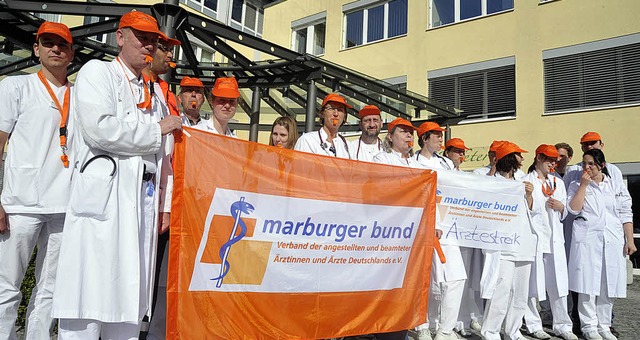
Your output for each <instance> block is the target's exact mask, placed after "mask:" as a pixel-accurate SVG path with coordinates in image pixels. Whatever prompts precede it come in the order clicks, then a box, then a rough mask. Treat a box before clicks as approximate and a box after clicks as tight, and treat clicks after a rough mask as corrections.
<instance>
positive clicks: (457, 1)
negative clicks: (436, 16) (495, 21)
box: [427, 0, 515, 29]
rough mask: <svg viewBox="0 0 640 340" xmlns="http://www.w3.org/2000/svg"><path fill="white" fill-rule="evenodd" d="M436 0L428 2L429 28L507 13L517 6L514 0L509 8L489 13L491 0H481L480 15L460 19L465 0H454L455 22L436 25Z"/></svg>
mask: <svg viewBox="0 0 640 340" xmlns="http://www.w3.org/2000/svg"><path fill="white" fill-rule="evenodd" d="M434 1H435V0H429V4H428V9H427V10H428V12H429V13H428V18H429V20H428V23H427V29H435V28H440V27H446V26H450V25H455V24H457V23H462V22H467V21H471V20H476V19H479V18H485V17H489V16H493V15H498V14H502V13H507V12H512V11H513V10H514V7H515V0H513V7H511V8H508V9H503V10H501V11H497V12H493V13H487V2H488V1H489V0H480V1H481V4H480V10H481V12H480V15H478V16H474V17H470V18H466V19H460V2H461V1H465V0H453V12H454V14H453V22H450V23H446V24H440V25H437V26H434V23H433V13H434V7H435V6H434V4H433V2H434Z"/></svg>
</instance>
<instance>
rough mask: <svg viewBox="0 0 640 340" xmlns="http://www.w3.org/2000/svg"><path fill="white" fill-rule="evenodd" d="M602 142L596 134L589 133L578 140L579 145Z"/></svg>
mask: <svg viewBox="0 0 640 340" xmlns="http://www.w3.org/2000/svg"><path fill="white" fill-rule="evenodd" d="M599 140H602V138H600V135H599V134H598V133H597V132H593V131H589V132H587V133H585V134H584V135H583V136H582V138H580V143H587V142H597V141H599Z"/></svg>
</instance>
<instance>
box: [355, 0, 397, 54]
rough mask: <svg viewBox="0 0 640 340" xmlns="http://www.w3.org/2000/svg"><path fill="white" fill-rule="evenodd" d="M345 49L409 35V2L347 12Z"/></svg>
mask: <svg viewBox="0 0 640 340" xmlns="http://www.w3.org/2000/svg"><path fill="white" fill-rule="evenodd" d="M344 21H345V23H344V27H345V33H344V45H343V47H344V48H348V47H353V46H359V45H363V44H366V43H370V42H374V41H379V40H383V39H388V38H393V37H396V36H399V35H404V34H407V0H394V1H388V2H385V3H383V4H379V3H377V5H375V6H371V7H365V8H359V9H357V10H355V11H350V12H345V15H344Z"/></svg>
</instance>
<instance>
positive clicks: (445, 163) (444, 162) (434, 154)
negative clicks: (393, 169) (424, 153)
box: [416, 152, 451, 170]
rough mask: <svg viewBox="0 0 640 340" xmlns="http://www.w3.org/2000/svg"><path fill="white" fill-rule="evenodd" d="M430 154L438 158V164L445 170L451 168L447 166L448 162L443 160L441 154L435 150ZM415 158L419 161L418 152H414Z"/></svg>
mask: <svg viewBox="0 0 640 340" xmlns="http://www.w3.org/2000/svg"><path fill="white" fill-rule="evenodd" d="M432 156H433V157H436V158H438V160H439V161H440V164H441V165H442V166H443V167H444V169H445V170H451V167H450V166H449V164H447V161H445V160H444V158H443V157H442V156H440V155H438V154H437V153H435V152H434V153H433V154H432ZM416 160H417V161H418V162H420V152H418V153H417V154H416Z"/></svg>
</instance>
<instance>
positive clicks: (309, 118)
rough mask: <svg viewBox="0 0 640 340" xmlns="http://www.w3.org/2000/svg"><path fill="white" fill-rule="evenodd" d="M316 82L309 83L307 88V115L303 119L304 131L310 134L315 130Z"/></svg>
mask: <svg viewBox="0 0 640 340" xmlns="http://www.w3.org/2000/svg"><path fill="white" fill-rule="evenodd" d="M316 95H317V89H316V82H315V81H314V80H310V81H309V85H308V88H307V115H306V117H305V125H304V131H305V132H310V131H313V130H315V125H316V124H315V122H316Z"/></svg>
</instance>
